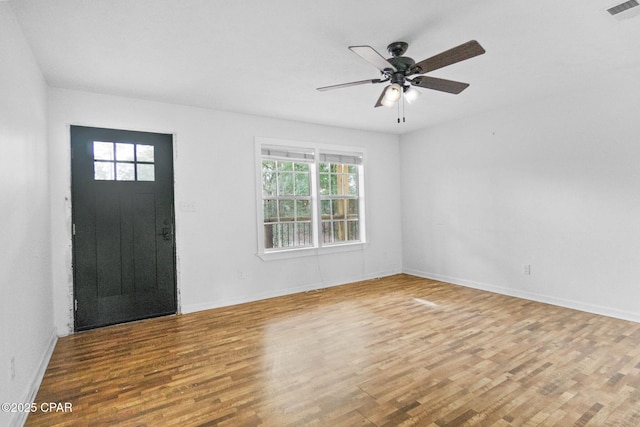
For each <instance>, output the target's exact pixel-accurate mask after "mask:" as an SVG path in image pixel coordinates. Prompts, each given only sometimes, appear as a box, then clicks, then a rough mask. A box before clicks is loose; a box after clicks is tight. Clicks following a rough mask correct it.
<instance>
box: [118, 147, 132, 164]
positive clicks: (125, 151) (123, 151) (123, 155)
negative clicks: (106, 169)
mask: <svg viewBox="0 0 640 427" xmlns="http://www.w3.org/2000/svg"><path fill="white" fill-rule="evenodd" d="M116 160H118V161H125V162H133V161H134V160H135V159H134V157H133V144H123V143H120V142H118V143H116Z"/></svg>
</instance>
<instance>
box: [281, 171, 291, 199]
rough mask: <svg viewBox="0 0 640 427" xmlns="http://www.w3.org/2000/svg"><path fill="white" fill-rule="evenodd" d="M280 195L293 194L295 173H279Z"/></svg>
mask: <svg viewBox="0 0 640 427" xmlns="http://www.w3.org/2000/svg"><path fill="white" fill-rule="evenodd" d="M278 195H279V196H293V173H286V172H279V173H278Z"/></svg>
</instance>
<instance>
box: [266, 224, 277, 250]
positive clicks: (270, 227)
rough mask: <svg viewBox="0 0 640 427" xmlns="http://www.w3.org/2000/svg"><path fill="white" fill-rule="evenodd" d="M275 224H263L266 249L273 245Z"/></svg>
mask: <svg viewBox="0 0 640 427" xmlns="http://www.w3.org/2000/svg"><path fill="white" fill-rule="evenodd" d="M275 226H276V224H265V225H264V247H265V248H266V249H270V248H273V247H274V246H275V239H274V236H273V235H274V228H275Z"/></svg>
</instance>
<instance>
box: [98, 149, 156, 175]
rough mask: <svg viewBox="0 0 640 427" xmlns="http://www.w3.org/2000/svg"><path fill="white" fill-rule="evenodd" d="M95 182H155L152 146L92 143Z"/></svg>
mask: <svg viewBox="0 0 640 427" xmlns="http://www.w3.org/2000/svg"><path fill="white" fill-rule="evenodd" d="M93 172H94V179H95V180H96V181H155V157H154V147H153V145H145V144H134V143H124V142H103V141H94V142H93Z"/></svg>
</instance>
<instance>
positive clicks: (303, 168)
mask: <svg viewBox="0 0 640 427" xmlns="http://www.w3.org/2000/svg"><path fill="white" fill-rule="evenodd" d="M294 169H295V171H296V172H309V164H308V163H296V164H295V165H294Z"/></svg>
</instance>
